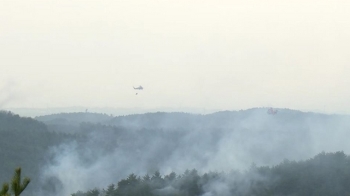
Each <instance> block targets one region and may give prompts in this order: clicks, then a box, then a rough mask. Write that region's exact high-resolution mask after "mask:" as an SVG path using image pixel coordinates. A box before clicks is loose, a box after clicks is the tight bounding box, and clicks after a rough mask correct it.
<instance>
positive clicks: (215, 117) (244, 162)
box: [42, 109, 350, 196]
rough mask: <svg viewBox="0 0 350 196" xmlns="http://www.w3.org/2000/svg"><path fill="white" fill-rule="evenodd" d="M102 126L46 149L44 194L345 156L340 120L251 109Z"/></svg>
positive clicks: (221, 183)
mask: <svg viewBox="0 0 350 196" xmlns="http://www.w3.org/2000/svg"><path fill="white" fill-rule="evenodd" d="M105 124H109V125H114V126H115V127H112V126H95V127H93V126H92V128H91V129H90V130H89V131H87V132H86V133H85V134H86V136H85V137H83V138H82V139H81V140H80V141H72V142H69V143H66V144H63V145H61V146H59V147H55V148H53V149H51V156H53V157H54V161H53V162H52V163H51V164H48V165H47V166H46V167H45V168H44V170H43V175H42V180H43V182H45V183H46V185H45V186H49V185H48V183H47V182H48V179H54V180H55V181H57V182H58V183H52V184H51V186H53V187H55V190H56V194H57V195H70V194H71V193H74V192H76V191H78V190H82V191H86V190H89V189H92V188H95V187H99V188H104V187H106V185H108V184H111V183H117V182H118V181H119V180H120V179H122V178H125V177H127V176H128V175H129V174H131V173H134V174H136V175H145V174H147V173H149V174H152V173H154V172H155V171H160V172H161V173H170V172H172V171H174V172H176V173H182V172H184V171H185V170H186V169H193V168H195V169H197V170H198V171H199V172H202V173H203V172H209V171H218V172H221V171H224V172H228V173H229V172H230V171H232V170H239V171H245V170H247V169H248V168H249V167H250V166H251V165H252V164H253V163H254V164H256V165H258V166H263V165H275V164H278V163H280V162H282V161H283V160H285V159H289V160H301V159H307V158H310V157H313V156H314V155H316V154H318V153H320V152H322V151H326V152H334V151H344V152H346V153H347V152H350V143H349V142H346V138H349V136H350V132H349V128H350V121H349V117H348V116H337V115H322V114H314V113H302V112H298V111H292V110H280V112H279V113H278V114H277V115H268V114H267V113H266V109H252V110H246V111H240V112H219V113H214V114H211V115H190V114H181V113H174V114H165V113H155V114H145V115H139V116H126V117H117V118H115V119H113V120H112V121H109V122H105ZM251 176H253V177H254V178H259V176H254V174H252V175H251ZM236 178H237V175H236ZM230 180H232V179H230V178H229V175H228V177H227V179H220V180H217V181H214V182H210V183H208V184H207V185H206V188H205V190H206V191H207V192H206V193H205V194H204V195H205V196H210V195H218V194H217V193H216V192H218V191H220V194H219V195H227V194H228V192H227V193H225V190H228V187H226V186H227V184H229V183H228V182H229V181H230ZM169 190H170V189H169ZM169 190H160V191H169ZM42 191H43V192H42V193H43V194H46V192H45V189H43V190H42ZM241 191H244V186H242V190H241ZM214 193H215V194H214Z"/></svg>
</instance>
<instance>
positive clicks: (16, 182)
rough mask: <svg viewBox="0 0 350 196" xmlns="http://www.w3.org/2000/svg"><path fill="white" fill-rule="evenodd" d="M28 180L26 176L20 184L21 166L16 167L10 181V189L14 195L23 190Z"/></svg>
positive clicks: (16, 195) (17, 195)
mask: <svg viewBox="0 0 350 196" xmlns="http://www.w3.org/2000/svg"><path fill="white" fill-rule="evenodd" d="M29 182H30V179H29V178H27V177H26V178H24V179H23V182H22V184H21V168H20V167H19V168H17V169H16V170H15V174H14V176H13V178H12V181H11V190H12V192H13V193H14V194H15V196H19V195H20V194H21V193H22V192H23V190H24V189H25V188H26V187H27V186H28V184H29Z"/></svg>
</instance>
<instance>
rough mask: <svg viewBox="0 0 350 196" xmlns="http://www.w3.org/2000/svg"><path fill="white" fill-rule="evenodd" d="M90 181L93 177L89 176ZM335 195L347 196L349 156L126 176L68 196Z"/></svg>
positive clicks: (323, 155)
mask: <svg viewBox="0 0 350 196" xmlns="http://www.w3.org/2000/svg"><path fill="white" fill-rule="evenodd" d="M92 178H93V177H92ZM99 195H105V196H197V195H198V196H199V195H213V196H214V195H217V196H226V195H234V196H252V195H255V196H271V195H298V196H335V195H339V196H340V195H342V196H345V195H350V156H348V155H345V154H344V153H343V152H336V153H324V152H323V153H320V154H318V155H317V156H315V157H314V158H312V159H309V160H305V161H288V160H285V161H284V162H282V163H280V164H278V165H276V166H271V167H269V166H262V167H257V166H255V165H254V164H253V165H252V166H251V167H250V169H249V170H247V171H245V172H239V171H232V172H229V173H223V172H222V173H218V172H209V173H204V174H199V173H198V172H197V170H195V169H193V170H186V171H185V172H184V173H182V174H176V173H175V172H172V173H170V174H166V175H161V174H160V173H159V172H158V171H157V172H155V173H154V174H152V175H148V174H146V175H144V176H142V177H141V176H136V175H135V174H130V175H129V176H128V177H127V178H125V179H122V180H120V181H119V182H118V183H116V184H113V183H112V184H109V185H107V184H106V186H105V188H104V189H102V190H100V189H97V188H92V189H91V190H89V191H87V192H82V191H78V192H76V193H73V194H72V196H99Z"/></svg>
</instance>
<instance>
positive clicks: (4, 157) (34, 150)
mask: <svg viewBox="0 0 350 196" xmlns="http://www.w3.org/2000/svg"><path fill="white" fill-rule="evenodd" d="M68 138H69V137H68V135H62V134H56V133H53V132H49V131H48V129H47V127H46V125H45V124H44V123H42V122H39V121H36V120H34V119H31V118H23V117H20V116H19V115H15V114H13V113H11V112H5V111H2V112H0V163H1V164H0V174H1V175H0V183H1V184H2V183H3V182H5V181H8V180H9V179H11V177H12V175H13V171H14V169H15V168H17V167H22V171H23V175H24V176H28V177H30V178H31V179H32V183H31V184H30V186H29V187H28V189H29V191H30V190H31V189H32V188H33V187H35V186H37V185H38V181H39V173H40V170H41V169H42V167H43V165H44V164H46V161H47V156H46V155H47V150H48V149H49V147H51V146H55V145H58V144H60V143H63V141H65V140H67V139H68Z"/></svg>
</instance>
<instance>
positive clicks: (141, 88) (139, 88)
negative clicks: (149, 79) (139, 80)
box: [133, 86, 143, 90]
mask: <svg viewBox="0 0 350 196" xmlns="http://www.w3.org/2000/svg"><path fill="white" fill-rule="evenodd" d="M133 87H134V86H133ZM134 89H135V90H143V87H142V86H139V87H136V88H135V87H134Z"/></svg>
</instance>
